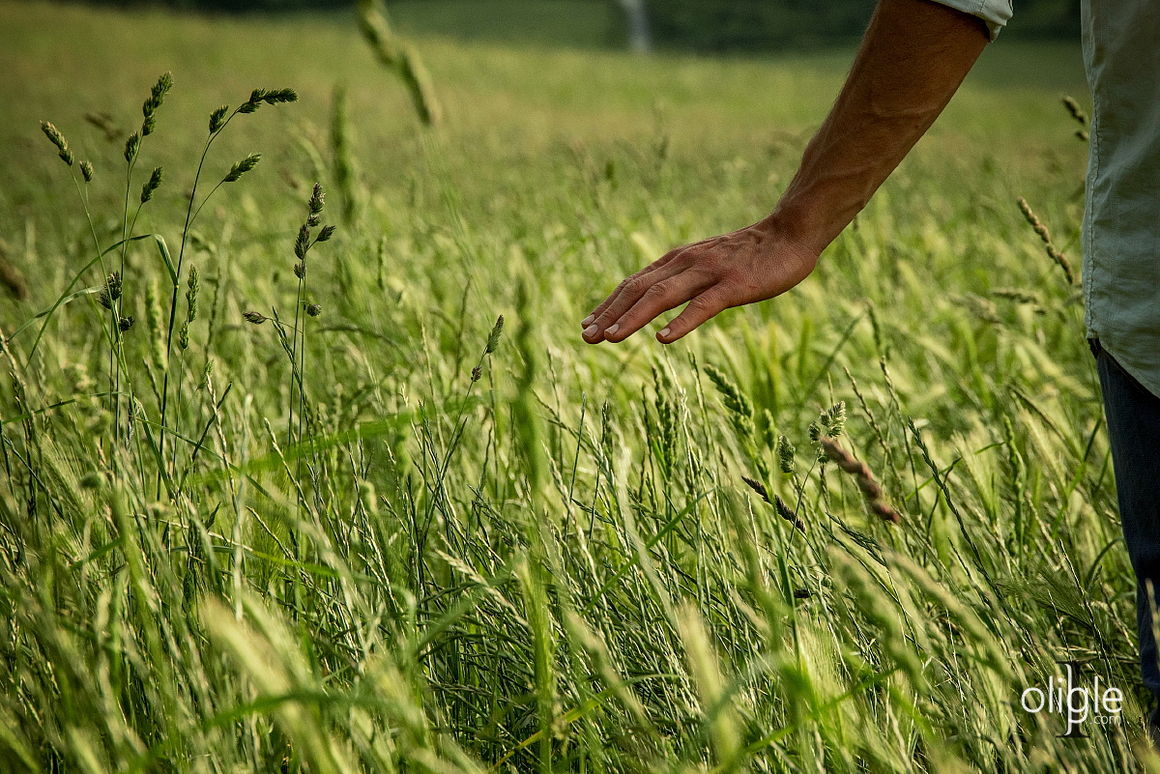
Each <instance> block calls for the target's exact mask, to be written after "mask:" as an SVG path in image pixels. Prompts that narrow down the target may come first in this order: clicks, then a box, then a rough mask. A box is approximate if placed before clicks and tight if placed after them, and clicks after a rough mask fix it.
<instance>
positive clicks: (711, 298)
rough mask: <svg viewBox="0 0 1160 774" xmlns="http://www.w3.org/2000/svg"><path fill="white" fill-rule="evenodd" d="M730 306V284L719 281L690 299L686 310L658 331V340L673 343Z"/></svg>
mask: <svg viewBox="0 0 1160 774" xmlns="http://www.w3.org/2000/svg"><path fill="white" fill-rule="evenodd" d="M730 306H733V304H732V303H731V302H730V292H729V286H728V285H726V284H725V283H721V282H719V283H717V284H716V285H713V286H712V287H710V288H708V289H707V290H705V291H704V292H703V293H701V294H700V295H698V296H695V297H694V298H693V299H692V300H691V301H689V305H688V306H686V307H685V309H684V311H682V312H681V313H680V314H679V315H677V316H676V317H675V318H674V319H673V321H672V322H670V323H669V324H668V325H666V326H665V327H664V328H662V329H661V330H660V331H659V332H658V333H657V341H659V342H661V343H662V344H672V343H673V342H674V341H676V340H677V339H679V338H681V337H682V336H684V335H685V334H686V333H688V332H689V331H691V330H693V329H694V328H696V327H697V326H699V325H701V324H702V323H704V322H705V321H707V320H709V319H710V318H712V317H715V316H716V315H717V314H719V313H720V312H722V311H724V310H725V309H728V308H729V307H730Z"/></svg>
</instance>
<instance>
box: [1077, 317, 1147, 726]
mask: <svg viewBox="0 0 1160 774" xmlns="http://www.w3.org/2000/svg"><path fill="white" fill-rule="evenodd" d="M1089 344H1090V345H1091V349H1092V354H1094V355H1095V357H1096V370H1097V371H1098V372H1099V375H1100V389H1101V390H1102V392H1103V396H1104V413H1105V415H1106V416H1107V419H1108V438H1109V440H1110V441H1111V446H1112V464H1113V466H1114V467H1115V471H1116V492H1117V494H1118V496H1119V506H1120V523H1121V524H1122V525H1123V528H1124V542H1125V543H1127V546H1128V557H1129V558H1130V559H1131V562H1132V569H1133V570H1135V572H1136V631H1137V636H1138V638H1139V639H1138V642H1139V646H1140V674H1141V676H1142V677H1143V678H1144V686H1145V687H1146V688H1147V689H1148V690H1149V691H1151V692H1152V695H1153V696H1155V697H1156V699H1157V702H1158V704H1157V706H1156V709H1155V710H1154V711H1153V713H1152V718H1151V720H1152V723H1153V725H1158V726H1160V665H1158V664H1157V650H1156V637H1155V636H1154V634H1153V628H1152V615H1151V611H1152V607H1151V601H1150V598H1149V586H1151V594H1152V598H1153V599H1155V600H1156V601H1157V602H1158V603H1160V397H1157V396H1155V395H1153V394H1152V393H1151V392H1149V391H1148V390H1147V389H1146V388H1145V387H1144V386H1143V385H1142V384H1140V383H1139V382H1138V381H1136V379H1135V378H1134V377H1133V376H1132V375H1131V374H1129V373H1128V372H1127V371H1125V370H1124V367H1123V366H1121V365H1120V364H1119V363H1117V362H1116V360H1115V358H1113V357H1112V356H1111V355H1110V354H1108V352H1107V350H1105V349H1103V347H1101V346H1100V342H1099V339H1091V340H1090V341H1089Z"/></svg>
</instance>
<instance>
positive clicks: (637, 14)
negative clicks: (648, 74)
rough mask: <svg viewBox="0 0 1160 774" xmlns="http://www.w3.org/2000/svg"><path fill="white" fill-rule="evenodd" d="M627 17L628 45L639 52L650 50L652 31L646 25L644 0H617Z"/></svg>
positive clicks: (646, 15)
mask: <svg viewBox="0 0 1160 774" xmlns="http://www.w3.org/2000/svg"><path fill="white" fill-rule="evenodd" d="M619 2H620V7H621V8H623V9H624V13H625V15H626V16H627V17H628V47H629V48H630V49H632V50H633V51H636V52H638V53H641V54H647V53H648V52H649V51H652V32H651V31H650V30H649V25H648V11H647V10H646V9H645V5H644V3H645V0H619Z"/></svg>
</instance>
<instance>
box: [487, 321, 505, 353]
mask: <svg viewBox="0 0 1160 774" xmlns="http://www.w3.org/2000/svg"><path fill="white" fill-rule="evenodd" d="M502 334H503V315H502V314H501V315H500V316H499V317H497V318H496V319H495V325H493V326H492V329H491V333H489V334H488V335H487V346H486V347H484V349H483V352H484V354H486V355H490V354H491V353H492V352H495V350H496V347H498V346H499V337H500V336H501V335H502Z"/></svg>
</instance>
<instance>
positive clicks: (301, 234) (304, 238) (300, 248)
mask: <svg viewBox="0 0 1160 774" xmlns="http://www.w3.org/2000/svg"><path fill="white" fill-rule="evenodd" d="M309 249H310V226H308V225H306V224H305V223H303V224H302V227H301V228H299V229H298V236H297V237H295V239H294V255H295V257H296V258H298V260H300V261H302V260H305V259H306V251H307V250H309Z"/></svg>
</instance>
